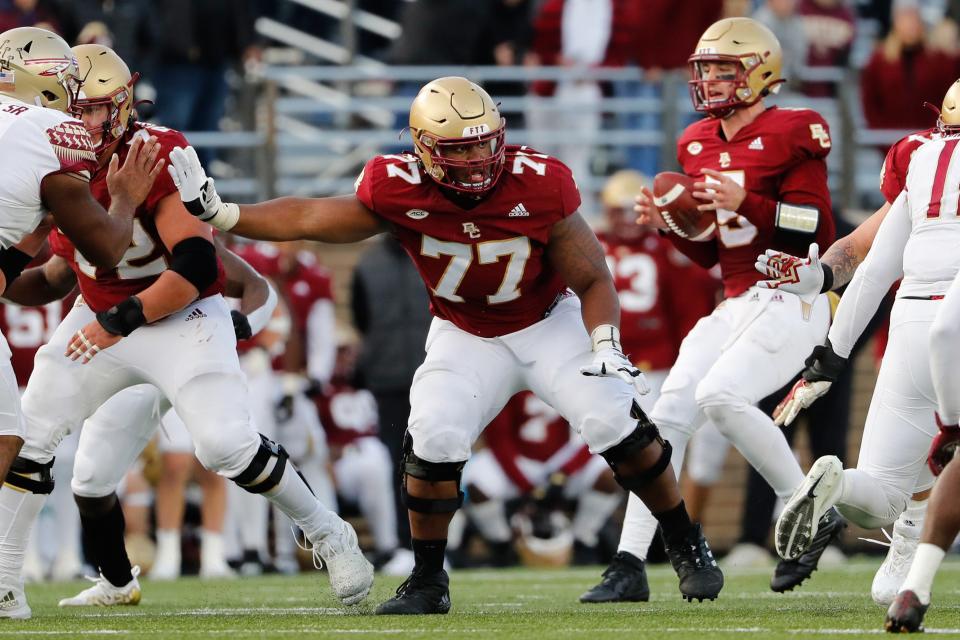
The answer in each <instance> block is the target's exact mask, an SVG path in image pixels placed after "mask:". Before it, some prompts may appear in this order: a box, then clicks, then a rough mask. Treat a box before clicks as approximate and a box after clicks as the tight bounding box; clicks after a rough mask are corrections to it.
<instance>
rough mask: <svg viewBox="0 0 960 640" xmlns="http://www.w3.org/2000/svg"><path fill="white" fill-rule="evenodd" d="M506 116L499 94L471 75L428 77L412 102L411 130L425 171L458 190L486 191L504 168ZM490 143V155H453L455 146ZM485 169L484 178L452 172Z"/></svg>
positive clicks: (466, 191)
mask: <svg viewBox="0 0 960 640" xmlns="http://www.w3.org/2000/svg"><path fill="white" fill-rule="evenodd" d="M506 127H507V125H506V120H504V119H503V117H502V116H501V115H500V109H499V108H497V105H496V103H495V102H494V101H493V98H491V97H490V95H489V94H488V93H487V92H486V91H484V90H483V89H482V88H480V87H479V86H478V85H476V84H474V83H472V82H470V81H469V80H467V79H466V78H459V77H455V76H450V77H446V78H438V79H436V80H433V81H431V82H428V83H427V84H426V85H424V87H423V88H422V89H420V93H418V94H417V97H416V98H414V100H413V106H411V107H410V133H411V136H412V137H413V145H414V149H415V150H416V153H417V156H418V157H419V158H420V162H421V163H422V164H423V168H424V170H425V171H426V172H427V175H429V176H430V177H431V178H432V179H433V180H434V181H436V182H437V183H439V184H441V185H443V186H444V187H449V188H451V189H454V190H456V191H461V192H465V193H472V194H482V193H484V192H486V191H489V190H490V189H491V188H492V187H493V185H494V184H495V183H496V181H497V179H498V178H499V177H500V174H501V173H502V172H503V162H504V151H505V147H504V143H503V140H504V132H505V131H506ZM478 143H489V145H490V155H489V156H488V157H484V158H480V159H475V160H474V159H459V158H452V157H449V156H448V155H447V154H448V153H449V152H450V151H452V150H453V149H454V148H455V147H462V146H463V145H475V144H478ZM451 169H453V170H455V172H456V173H458V174H462V173H466V172H469V171H470V170H477V169H479V170H480V173H481V176H482V177H481V178H480V179H478V180H472V181H469V182H468V181H464V180H462V179H455V178H454V177H453V176H451V171H450V170H451Z"/></svg>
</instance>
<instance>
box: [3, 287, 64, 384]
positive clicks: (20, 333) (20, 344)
mask: <svg viewBox="0 0 960 640" xmlns="http://www.w3.org/2000/svg"><path fill="white" fill-rule="evenodd" d="M73 298H74V296H72V295H71V296H69V298H68V299H65V300H54V301H53V302H51V303H49V304H46V305H44V306H42V307H20V306H17V305H15V304H4V305H3V311H2V313H0V331H2V332H3V335H4V336H6V338H7V344H8V345H10V353H11V358H10V364H11V365H13V372H14V373H15V374H16V376H17V384H18V385H19V386H21V387H25V386H27V380H29V379H30V374H31V373H33V359H34V356H36V355H37V349H39V348H40V347H42V346H43V345H45V344H46V343H47V342H49V341H50V338H51V337H52V336H53V332H54V331H55V330H56V328H57V327H58V326H59V325H60V321H61V320H63V317H64V316H65V315H67V312H68V311H70V307H71V305H72V304H73Z"/></svg>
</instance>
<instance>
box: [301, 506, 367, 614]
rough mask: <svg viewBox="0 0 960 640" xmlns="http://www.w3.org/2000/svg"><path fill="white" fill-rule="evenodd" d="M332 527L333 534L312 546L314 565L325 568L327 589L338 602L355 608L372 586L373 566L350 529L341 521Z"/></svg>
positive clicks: (347, 524)
mask: <svg viewBox="0 0 960 640" xmlns="http://www.w3.org/2000/svg"><path fill="white" fill-rule="evenodd" d="M335 526H337V529H336V530H335V531H333V532H332V533H329V534H327V535H326V536H324V537H323V538H321V539H320V540H318V541H317V542H316V543H314V545H313V564H314V566H315V567H316V568H317V569H319V568H320V567H321V566H322V564H323V563H324V562H325V563H326V564H327V573H328V574H329V576H330V587H331V588H332V589H333V593H334V594H336V596H337V597H338V598H340V602H342V603H343V604H346V605H352V604H357V603H358V602H360V601H362V600H363V599H364V598H366V597H367V594H369V593H370V588H371V587H372V586H373V565H372V564H370V561H369V560H367V559H366V557H365V556H364V555H363V552H362V551H360V545H359V543H357V533H356V532H355V531H354V530H353V527H351V526H350V524H349V523H347V522H345V521H343V520H340V523H339V525H335ZM298 544H299V542H298ZM321 561H322V562H321Z"/></svg>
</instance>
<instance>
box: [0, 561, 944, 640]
mask: <svg viewBox="0 0 960 640" xmlns="http://www.w3.org/2000/svg"><path fill="white" fill-rule="evenodd" d="M879 562H880V560H879V558H876V559H871V560H869V561H857V562H852V563H850V564H849V565H847V566H845V567H844V568H843V569H833V570H830V571H823V572H819V573H817V574H814V578H813V579H812V580H811V581H809V582H808V583H807V584H806V585H804V587H803V588H802V589H800V590H799V591H797V592H795V593H791V594H786V595H781V594H775V593H772V592H771V591H770V590H769V589H768V587H767V581H768V579H769V572H767V571H762V572H761V571H745V572H734V571H728V572H727V584H726V587H725V588H724V591H723V593H722V594H721V595H720V599H719V600H717V601H716V602H712V603H707V602H704V603H702V604H699V603H687V602H685V601H682V600H681V598H680V595H679V592H678V591H677V586H676V579H675V578H674V575H673V573H672V571H670V570H669V569H667V568H665V567H656V568H654V569H653V570H652V571H651V576H650V579H651V587H652V589H653V596H652V600H651V602H649V603H640V604H636V605H590V606H588V605H582V604H579V603H578V602H577V596H578V595H579V594H580V593H581V592H582V591H583V590H584V589H585V588H587V587H589V586H590V585H591V584H592V583H593V582H594V580H595V579H596V578H597V576H598V575H599V568H597V569H576V570H558V571H533V570H526V569H515V570H514V569H511V570H497V571H492V570H490V571H487V570H474V571H458V572H456V573H455V574H453V575H452V576H451V587H452V599H453V610H452V611H451V613H450V614H449V615H447V616H423V617H406V618H405V617H377V616H373V615H372V611H373V607H374V605H375V604H376V603H378V602H380V601H381V600H383V599H385V598H387V597H389V595H390V594H391V593H392V591H393V589H394V588H395V587H396V586H397V585H398V584H399V583H400V579H399V578H381V577H378V579H377V584H376V586H375V588H374V592H373V593H372V594H371V597H370V598H369V599H368V601H367V602H366V603H364V604H361V605H359V606H357V607H353V608H350V609H345V608H342V607H339V606H337V604H336V602H335V601H334V599H333V596H332V595H331V594H330V591H329V589H328V586H327V584H326V576H325V575H315V576H310V577H307V576H306V575H304V576H301V577H298V578H283V577H273V576H272V577H266V578H247V579H244V580H232V581H215V582H200V581H199V580H196V579H192V578H191V579H182V580H179V581H177V582H172V583H151V582H149V580H144V581H143V585H144V589H143V602H142V603H141V604H140V606H138V607H122V608H121V607H118V608H112V609H86V608H81V609H69V610H65V609H58V608H57V606H56V603H57V601H58V600H59V599H60V598H62V597H65V596H69V595H73V594H74V593H76V592H77V591H78V589H80V588H83V587H84V586H85V584H88V583H81V582H76V583H59V584H46V585H31V586H29V587H28V589H27V594H28V597H29V598H30V604H31V606H32V607H33V615H34V617H33V619H32V620H27V621H12V620H3V621H0V638H82V637H116V636H119V637H132V638H151V639H152V638H156V639H165V638H170V639H179V638H187V639H190V638H205V637H214V638H230V639H234V638H236V639H241V638H369V637H385V638H403V639H404V640H406V639H407V638H488V637H497V638H523V639H527V638H549V639H554V638H578V639H583V640H599V639H601V638H617V639H620V638H624V639H626V638H630V639H633V638H663V639H664V640H672V639H675V638H676V639H681V638H696V639H698V640H703V639H704V638H732V637H744V638H758V639H759V638H814V637H820V638H823V637H828V636H837V635H839V636H842V637H844V638H858V637H867V636H874V637H876V635H878V634H882V623H883V610H882V609H881V608H880V607H878V606H877V605H875V604H874V603H873V602H872V601H871V600H870V596H869V593H868V592H869V589H870V580H871V578H872V576H873V572H874V570H875V568H876V566H877V565H878V564H879ZM958 580H960V561H953V562H951V563H948V564H946V565H945V566H944V568H943V569H942V570H941V573H940V575H939V576H938V582H937V585H936V591H935V593H934V606H933V608H932V609H931V610H930V612H929V613H928V614H927V627H928V629H929V631H930V632H935V633H938V634H941V633H942V634H948V635H956V636H958V637H960V589H958Z"/></svg>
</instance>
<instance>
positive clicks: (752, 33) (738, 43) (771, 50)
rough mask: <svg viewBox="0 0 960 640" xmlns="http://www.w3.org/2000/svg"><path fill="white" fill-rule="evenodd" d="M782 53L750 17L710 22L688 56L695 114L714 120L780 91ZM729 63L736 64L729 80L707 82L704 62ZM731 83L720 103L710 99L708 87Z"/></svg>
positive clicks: (773, 37)
mask: <svg viewBox="0 0 960 640" xmlns="http://www.w3.org/2000/svg"><path fill="white" fill-rule="evenodd" d="M782 58H783V54H782V52H781V49H780V42H779V41H778V40H777V37H776V36H775V35H773V32H772V31H770V29H768V28H767V27H765V26H764V25H762V24H760V23H759V22H757V21H756V20H753V19H751V18H726V19H724V20H719V21H717V22H714V23H713V24H712V25H710V27H709V28H708V29H707V30H706V31H705V32H704V33H703V35H702V36H700V41H699V42H697V48H696V50H695V51H694V53H693V55H692V56H690V58H689V59H688V62H689V63H690V71H691V73H692V75H693V79H692V80H690V96H691V98H692V99H693V106H694V108H695V109H696V110H697V111H702V112H706V113H708V114H710V115H711V116H714V117H719V118H722V117H726V116H727V115H729V114H730V113H732V111H733V110H734V109H738V108H740V107H748V106H750V105H752V104H756V102H757V101H758V100H760V99H761V98H763V97H764V96H766V95H769V94H771V93H776V92H777V91H778V90H779V89H780V84H781V83H782V82H784V79H783V78H782V77H781V75H780V65H781V61H782ZM709 62H713V63H718V62H730V63H733V64H735V65H736V67H737V73H736V75H735V76H734V77H733V78H722V79H712V80H709V79H707V78H706V77H705V76H706V63H709ZM729 82H733V83H734V88H733V93H732V94H731V95H730V97H729V98H726V99H723V100H716V99H713V100H711V98H710V85H711V84H717V83H729Z"/></svg>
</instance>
